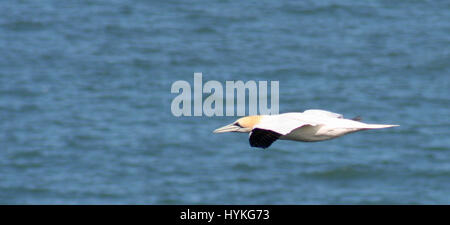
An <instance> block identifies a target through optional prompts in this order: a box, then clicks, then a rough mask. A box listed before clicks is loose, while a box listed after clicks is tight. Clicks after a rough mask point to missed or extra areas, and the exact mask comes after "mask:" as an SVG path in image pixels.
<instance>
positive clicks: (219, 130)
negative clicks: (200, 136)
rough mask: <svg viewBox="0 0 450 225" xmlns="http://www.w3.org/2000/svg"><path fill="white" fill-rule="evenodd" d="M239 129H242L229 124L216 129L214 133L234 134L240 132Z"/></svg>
mask: <svg viewBox="0 0 450 225" xmlns="http://www.w3.org/2000/svg"><path fill="white" fill-rule="evenodd" d="M239 129H240V127H239V126H236V125H234V124H229V125H226V126H224V127H221V128H217V129H215V130H214V131H213V133H215V134H217V133H225V132H233V131H238V130H239Z"/></svg>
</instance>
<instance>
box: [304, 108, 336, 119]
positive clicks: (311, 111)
mask: <svg viewBox="0 0 450 225" xmlns="http://www.w3.org/2000/svg"><path fill="white" fill-rule="evenodd" d="M303 113H304V114H308V115H316V116H327V117H333V118H340V119H343V118H344V116H343V115H342V114H339V113H334V112H330V111H326V110H321V109H308V110H305V111H304V112H303Z"/></svg>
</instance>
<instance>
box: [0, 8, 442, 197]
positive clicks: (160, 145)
mask: <svg viewBox="0 0 450 225" xmlns="http://www.w3.org/2000/svg"><path fill="white" fill-rule="evenodd" d="M449 11H450V3H449V1H418V0H417V1H382V0H372V1H350V0H348V1H325V0H322V1H318V0H315V1H283V2H282V1H227V0H204V1H196V2H195V3H194V2H190V1H144V0H142V1H139V0H135V1H126V2H125V1H93V0H92V1H89V0H84V1H51V0H41V1H33V0H21V1H13V0H8V1H5V2H2V4H1V6H0V14H1V15H2V16H1V17H0V52H1V56H0V203H2V204H449V203H450V138H449V137H450V130H449V128H450V120H449V114H450V107H449V105H450V96H449V94H450V91H449V90H450V76H449V75H450V14H449V13H448V12H449ZM194 72H202V73H203V80H204V82H205V81H207V80H218V81H220V82H222V84H224V83H225V81H227V80H244V81H248V80H257V81H258V80H267V81H273V80H274V81H279V84H280V112H289V111H303V110H305V109H310V108H319V109H326V110H330V111H334V112H338V113H342V114H344V116H346V117H353V116H358V115H360V116H362V118H363V121H366V122H371V123H387V124H400V125H401V126H400V127H397V128H391V129H385V130H377V131H365V132H360V133H355V134H351V135H348V136H345V137H342V138H339V139H335V140H330V141H326V142H319V143H301V142H289V141H277V142H275V143H274V144H273V145H272V146H271V147H270V148H269V149H267V150H260V149H255V148H251V147H250V146H249V144H248V136H247V135H245V134H222V135H219V134H212V133H211V132H212V130H214V129H216V128H218V127H220V126H223V125H225V124H228V123H230V122H232V121H234V120H235V119H236V117H174V116H173V115H172V114H171V111H170V104H171V101H172V99H173V98H174V97H175V96H176V94H171V92H170V88H171V85H172V83H173V82H175V81H177V80H186V81H188V82H190V83H191V84H192V83H193V73H194Z"/></svg>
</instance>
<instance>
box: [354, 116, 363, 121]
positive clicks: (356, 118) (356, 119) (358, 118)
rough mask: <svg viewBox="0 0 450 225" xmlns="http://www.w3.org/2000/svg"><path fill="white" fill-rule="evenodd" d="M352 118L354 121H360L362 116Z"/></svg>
mask: <svg viewBox="0 0 450 225" xmlns="http://www.w3.org/2000/svg"><path fill="white" fill-rule="evenodd" d="M352 120H354V121H361V120H362V117H361V116H357V117H355V118H353V119H352Z"/></svg>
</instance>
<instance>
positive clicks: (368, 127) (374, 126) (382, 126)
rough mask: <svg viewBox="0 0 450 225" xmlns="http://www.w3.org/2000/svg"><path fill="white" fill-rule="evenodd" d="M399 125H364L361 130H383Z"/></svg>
mask: <svg viewBox="0 0 450 225" xmlns="http://www.w3.org/2000/svg"><path fill="white" fill-rule="evenodd" d="M398 126H400V125H390V124H365V125H364V126H363V127H362V128H363V129H383V128H389V127H398Z"/></svg>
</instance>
